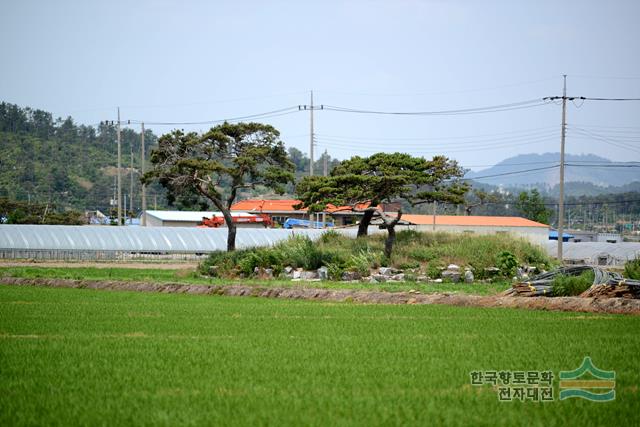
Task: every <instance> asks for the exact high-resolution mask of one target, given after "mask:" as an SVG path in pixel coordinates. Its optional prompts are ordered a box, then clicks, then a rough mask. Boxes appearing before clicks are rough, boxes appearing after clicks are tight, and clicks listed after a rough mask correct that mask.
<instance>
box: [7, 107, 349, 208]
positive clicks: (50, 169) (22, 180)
mask: <svg viewBox="0 0 640 427" xmlns="http://www.w3.org/2000/svg"><path fill="white" fill-rule="evenodd" d="M136 126H137V125H136ZM121 133H122V167H123V173H122V193H123V196H125V195H126V196H127V207H129V206H130V203H131V199H130V198H129V196H128V195H129V194H130V193H131V190H130V187H131V174H133V195H134V197H133V206H134V211H136V212H137V211H139V209H140V207H141V195H140V181H139V178H140V144H141V138H140V133H139V132H138V130H137V129H134V128H133V125H131V126H127V125H125V126H123V127H122V132H121ZM156 141H157V136H156V135H154V133H153V132H152V131H151V130H148V129H147V130H146V132H145V146H146V151H147V159H148V158H149V153H150V152H151V150H152V149H153V148H154V147H155V146H156ZM288 151H289V156H290V158H291V160H292V161H293V163H294V164H295V166H296V176H297V177H298V178H299V177H300V176H302V175H305V174H308V173H309V158H308V157H307V155H306V154H305V153H303V152H301V151H300V150H298V149H296V148H289V150H288ZM131 152H133V167H131V164H132V163H131ZM323 156H324V155H322V156H320V158H319V159H318V160H317V161H316V162H315V163H314V173H315V174H317V175H321V174H322V172H323V163H324V157H323ZM116 163H117V144H116V127H115V125H114V124H105V123H101V124H98V125H97V126H96V127H93V126H86V125H79V124H76V123H74V121H73V119H72V118H71V117H68V118H66V119H61V118H58V119H54V118H53V116H52V115H51V113H49V112H46V111H42V110H37V109H31V108H28V107H27V108H21V107H19V106H17V105H13V104H9V103H5V102H2V103H0V198H7V199H10V200H16V201H25V202H29V201H30V202H33V203H44V204H47V203H55V204H56V205H57V206H58V207H60V208H73V209H77V210H80V211H84V210H96V209H99V210H101V211H103V212H105V213H109V211H110V208H111V207H112V206H111V205H110V202H111V200H112V199H114V198H115V195H114V191H115V188H116ZM336 163H338V161H337V160H336V159H332V158H331V157H330V156H327V165H328V168H329V170H331V169H332V168H333V166H335V164H336ZM147 167H149V164H148V163H147ZM293 189H294V187H293V185H290V186H289V187H288V190H289V193H290V194H289V195H288V197H291V196H292V194H293ZM165 195H166V192H165V190H164V188H162V187H161V186H160V185H159V184H152V185H150V186H148V190H147V200H148V207H149V208H150V209H151V208H154V207H156V206H157V207H158V208H166V207H168V206H169V203H168V202H167V200H166V197H165ZM271 196H274V195H270V194H268V193H265V190H264V189H261V188H258V189H255V190H247V191H245V192H244V193H243V194H242V198H247V197H271ZM171 202H173V204H174V207H175V208H178V209H200V208H202V209H204V208H208V207H207V206H206V204H204V205H203V203H202V202H203V201H202V200H190V199H188V198H185V199H180V200H175V201H171Z"/></svg>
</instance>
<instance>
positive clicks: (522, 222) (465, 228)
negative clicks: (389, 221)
mask: <svg viewBox="0 0 640 427" xmlns="http://www.w3.org/2000/svg"><path fill="white" fill-rule="evenodd" d="M402 220H403V222H405V223H408V224H407V225H398V230H401V229H406V228H409V229H412V230H417V231H434V230H435V231H436V232H437V231H442V232H446V233H474V234H500V233H509V234H511V235H513V236H515V237H522V238H524V239H526V240H528V241H530V242H531V243H534V244H536V245H540V246H545V245H546V243H547V242H548V241H549V226H548V225H546V224H542V223H539V222H535V221H531V220H529V219H526V218H520V217H514V216H456V215H436V216H435V225H434V216H433V215H411V214H406V215H402Z"/></svg>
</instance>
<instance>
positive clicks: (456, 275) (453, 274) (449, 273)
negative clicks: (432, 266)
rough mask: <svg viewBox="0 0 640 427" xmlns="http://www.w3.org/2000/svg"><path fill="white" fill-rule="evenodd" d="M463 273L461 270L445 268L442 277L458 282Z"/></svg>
mask: <svg viewBox="0 0 640 427" xmlns="http://www.w3.org/2000/svg"><path fill="white" fill-rule="evenodd" d="M460 277H461V274H460V272H459V271H455V270H445V271H443V272H442V279H444V280H449V281H451V282H453V283H458V282H459V281H460Z"/></svg>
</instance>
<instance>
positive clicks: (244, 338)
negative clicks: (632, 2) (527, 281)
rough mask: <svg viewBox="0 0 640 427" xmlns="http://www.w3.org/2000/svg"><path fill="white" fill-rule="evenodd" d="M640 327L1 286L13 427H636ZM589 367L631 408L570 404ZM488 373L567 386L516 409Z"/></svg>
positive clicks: (496, 313) (443, 309) (6, 408)
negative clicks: (478, 383)
mask: <svg viewBox="0 0 640 427" xmlns="http://www.w3.org/2000/svg"><path fill="white" fill-rule="evenodd" d="M639 328H640V318H638V317H630V316H629V317H626V316H614V315H605V316H603V315H589V314H583V313H580V314H576V313H562V312H540V311H526V310H509V309H481V308H461V307H447V306H412V305H402V306H386V305H360V304H350V303H320V302H308V301H291V300H272V299H262V298H230V297H215V296H214V297H209V298H203V297H200V296H194V295H176V294H171V295H168V294H146V293H129V292H100V291H93V290H78V289H43V288H24V287H6V286H0V360H1V361H2V363H1V367H0V425H16V426H20V425H67V426H70V425H130V424H145V425H266V424H268V425H347V424H348V425H381V424H384V425H407V424H410V425H445V424H446V425H491V426H495V425H524V424H526V425H530V426H536V425H541V426H542V425H559V424H564V425H632V424H635V423H637V421H638V414H639V413H640V392H639V390H638V384H639V383H640V371H638V369H637V357H636V355H637V354H639V353H640V339H639V338H638V334H637V332H636V331H637V330H638V329H639ZM584 356H591V358H592V360H593V362H594V363H595V365H596V366H598V367H599V368H601V369H605V370H615V371H616V385H615V389H616V400H615V401H613V402H608V403H594V402H588V401H585V400H578V399H570V400H564V401H558V400H557V398H558V378H557V375H558V373H559V371H560V370H573V369H575V368H577V367H578V366H579V365H580V363H581V362H582V359H583V357H584ZM477 370H480V371H482V370H496V371H500V370H514V371H515V370H517V371H526V370H543V371H547V370H552V371H553V372H554V374H555V375H556V379H555V380H554V387H555V389H554V395H555V397H556V401H554V402H551V403H536V402H531V401H528V402H527V401H525V402H519V401H517V402H510V403H500V402H499V401H498V398H497V391H496V390H494V389H492V387H491V386H482V387H473V386H471V385H470V372H471V371H477ZM634 420H635V421H634Z"/></svg>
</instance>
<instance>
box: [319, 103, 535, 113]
mask: <svg viewBox="0 0 640 427" xmlns="http://www.w3.org/2000/svg"><path fill="white" fill-rule="evenodd" d="M546 104H547V102H546V101H544V100H543V99H531V100H528V101H520V102H513V103H510V104H501V105H491V106H486V107H476V108H464V109H458V110H440V111H379V110H365V109H358V108H350V107H340V106H336V105H325V106H324V109H325V110H328V111H336V112H340V113H356V114H379V115H397V116H453V115H464V114H482V113H495V112H499V111H511V110H518V109H522V108H533V107H539V106H542V105H546Z"/></svg>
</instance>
